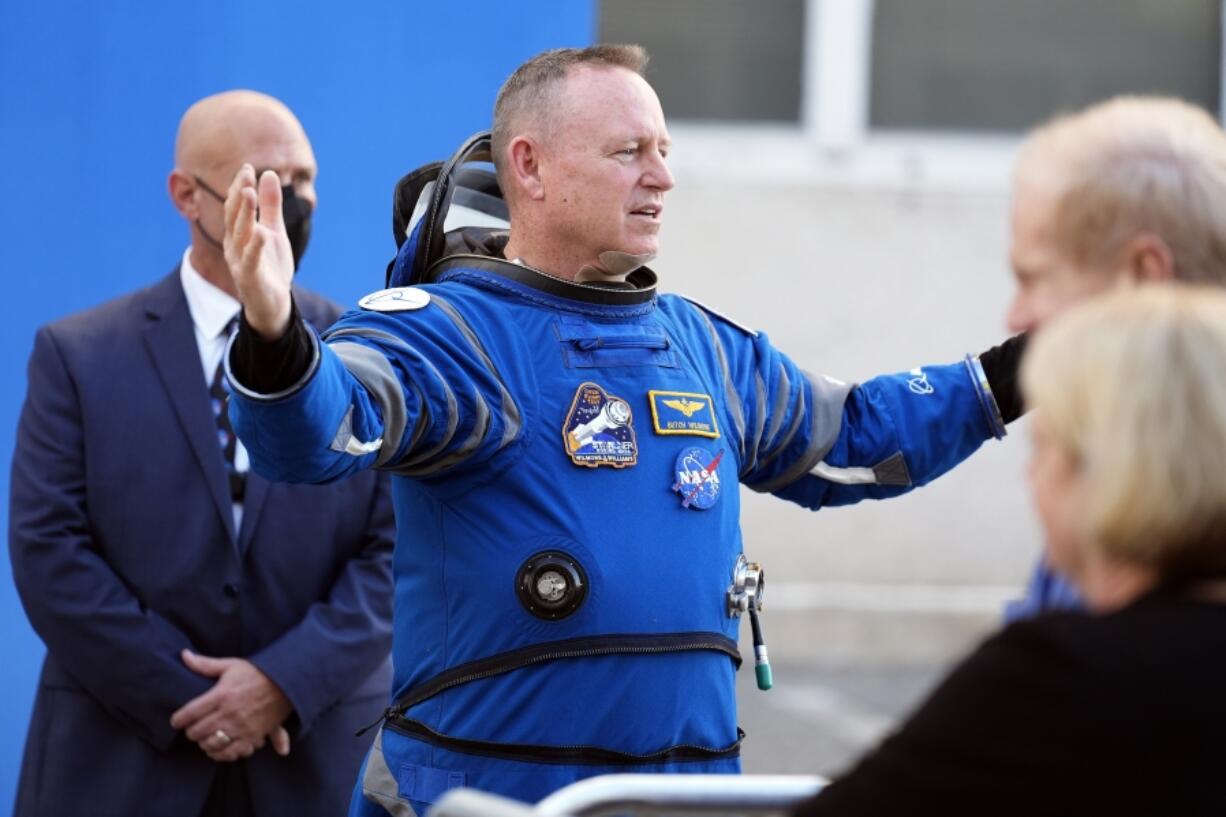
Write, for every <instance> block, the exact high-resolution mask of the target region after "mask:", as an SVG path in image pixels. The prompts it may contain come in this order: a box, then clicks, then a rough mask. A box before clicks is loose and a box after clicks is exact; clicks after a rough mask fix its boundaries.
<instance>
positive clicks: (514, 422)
mask: <svg viewBox="0 0 1226 817" xmlns="http://www.w3.org/2000/svg"><path fill="white" fill-rule="evenodd" d="M434 304H435V305H436V306H438V307H439V308H441V309H442V310H443V314H445V315H446V316H447V317H448V318H450V319H451V322H452V323H454V324H455V325H456V328H457V329H459V330H460V334H461V335H463V336H464V339H465V340H466V341H468V345H469V346H471V347H472V350H473V352H474V353H475V354H476V355H477V357H478V358H480V360H481V363H482V364H483V365H484V366H485V368H486V369H487V370H488V371H489V373H490V375H491V376H493V378H494V380H495V381H496V382H497V383H498V391H499V397H500V402H501V403H502V413H503V418H502V419H503V430H502V439H501V440H500V441H499V442H498V450H500V451H501V450H502V449H503V448H506V447H507V445H508V444H510V443H511V441H512V440H514V439H515V438H516V437H518V436H519V430H520V427H521V426H522V425H523V420H522V418H521V416H520V412H519V406H518V405H516V403H515V401H514V400H513V399H512V398H511V393H510V392H509V391H507V386H506V382H505V381H504V380H503V379H502V375H500V374H499V373H498V369H496V368H495V367H494V362H493V361H492V360H490V356H489V355H488V354H487V353H486V351H485V347H484V346H483V345H482V344H481V340H480V338H478V337H477V333H476V332H474V331H473V330H472V327H471V326H469V325H468V321H466V320H464V316H463V315H461V314H460V313H459V311H458V310H457V309H456V308H455V307H454V306H452V305H451V303H450V302H448V301H447V299H446V298H443V297H442V296H440V295H435V296H434Z"/></svg>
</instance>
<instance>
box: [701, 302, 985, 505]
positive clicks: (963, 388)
mask: <svg viewBox="0 0 1226 817" xmlns="http://www.w3.org/2000/svg"><path fill="white" fill-rule="evenodd" d="M700 315H701V317H702V319H703V321H704V322H705V324H706V327H705V328H706V331H707V332H708V333H709V335H710V337H711V339H712V341H713V343H712V346H713V347H714V349H715V354H716V357H717V365H718V368H719V370H720V371H721V372H722V373H723V377H724V385H725V391H726V405H727V406H728V411H729V413H731V414H732V426H733V428H734V429H735V432H736V434H737V436H738V438H739V441H740V444H739V453H740V462H741V466H740V478H741V481H742V482H743V483H745V485H747V486H748V487H749V488H751V489H753V490H755V491H759V492H763V493H773V494H775V495H777V496H780V497H783V498H785V499H788V500H791V501H793V502H796V503H798V504H800V505H804V506H805V507H808V508H815V509H816V508H820V507H822V506H825V505H845V504H849V503H852V502H858V501H860V500H861V499H866V498H873V499H880V498H885V497H890V496H897V495H898V494H901V493H904V492H906V491H909V490H911V489H912V488H915V487H917V486H920V485H923V484H925V483H927V482H929V481H930V480H932V479H935V478H936V477H938V476H940V475H941V474H943V473H945V472H946V471H948V470H949V469H950V468H952V467H953V466H955V465H957V464H958V463H959V462H961V461H962V460H964V459H966V458H967V457H968V456H970V454H971V453H972V452H974V451H975V450H976V449H977V448H978V447H979V446H980V445H982V444H983V442H984V441H985V440H988V439H990V438H992V437H994V436H995V437H999V436H1003V434H1004V426H1003V424H1001V423H1000V421H999V412H998V411H997V410H996V406H995V401H994V400H993V399H992V395H991V391H990V389H988V387H987V381H986V378H985V377H983V375H982V370H981V369H980V367H979V366H978V364H977V361H976V360H975V359H974V358H968V359H967V360H965V361H962V362H960V363H955V364H951V365H944V366H925V367H923V368H917V369H912V370H911V371H909V372H903V373H900V374H893V375H884V376H881V377H876V378H873V379H872V380H869V381H867V382H865V383H862V384H860V385H855V386H853V385H850V384H846V383H843V382H841V381H838V380H835V379H833V378H829V377H824V376H821V375H812V374H809V373H808V372H805V371H803V370H801V369H800V368H799V367H798V366H796V364H795V363H793V362H792V361H791V360H790V359H789V358H788V357H787V356H786V355H784V354H783V353H782V352H780V351H779V350H777V349H776V348H775V347H774V346H772V345H771V343H770V341H769V339H768V338H767V337H766V335H765V334H761V333H755V332H751V331H749V330H745V329H743V328H741V327H738V326H736V325H735V324H732V323H731V322H728V321H726V320H723V319H721V318H720V317H719V316H717V315H714V314H711V315H708V314H706V313H705V312H700Z"/></svg>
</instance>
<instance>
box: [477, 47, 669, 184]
mask: <svg viewBox="0 0 1226 817" xmlns="http://www.w3.org/2000/svg"><path fill="white" fill-rule="evenodd" d="M647 60H648V57H647V51H646V50H645V49H644V48H643V47H642V46H640V45H616V44H604V43H602V44H600V45H593V46H588V47H587V48H555V49H552V50H550V51H545V52H543V53H541V54H537V55H536V56H535V57H533V58H532V59H530V60H528V61H527V62H525V63H524V64H523V65H521V66H519V67H518V68H516V69H515V73H513V74H511V76H510V77H508V78H507V81H506V82H504V83H503V84H502V88H501V89H500V90H499V91H498V99H497V100H496V101H495V102H494V129H493V130H494V136H493V140H492V144H491V152H492V153H493V154H494V168H495V170H497V171H498V176H499V178H500V179H501V177H502V157H503V153H504V152H505V151H506V148H507V145H508V144H509V143H510V141H511V140H512V139H513V138H515V136H516V135H517V133H518V129H519V127H520V123H521V122H522V121H523V117H524V115H531V116H534V117H538V118H539V117H542V116H544V115H546V114H547V113H548V112H549V111H550V109H551V107H552V105H551V103H552V102H553V101H554V99H553V98H554V93H555V91H556V90H557V86H558V84H559V83H560V82H561V81H562V80H563V79H565V78H566V75H567V73H569V72H570V71H571V69H573V68H575V67H576V66H580V65H594V66H607V67H612V68H625V69H627V70H629V71H633V72H634V73H636V74H638V75H639V76H643V72H644V71H645V70H646V68H647ZM504 189H505V187H504Z"/></svg>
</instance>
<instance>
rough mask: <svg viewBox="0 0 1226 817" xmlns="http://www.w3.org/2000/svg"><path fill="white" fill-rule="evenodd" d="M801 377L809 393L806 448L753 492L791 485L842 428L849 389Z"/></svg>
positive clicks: (825, 380)
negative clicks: (811, 398)
mask: <svg viewBox="0 0 1226 817" xmlns="http://www.w3.org/2000/svg"><path fill="white" fill-rule="evenodd" d="M804 376H805V379H806V380H807V381H808V382H809V388H810V390H811V391H812V392H813V407H812V409H811V411H810V414H811V422H810V425H809V445H808V446H807V447H806V448H805V452H804V454H802V455H801V456H800V457H799V458H798V459H797V460H796V462H794V463H792V465H791V466H790V467H788V469H787V470H786V471H784V472H783V473H782V474H780V475H779V476H777V477H775V478H774V479H772V480H770V481H768V482H765V483H759V484H757V485H751V486H750V488H752V489H753V490H755V491H759V492H761V493H770V492H771V491H777V490H779V489H780V488H782V487H784V486H786V485H791V484H792V483H793V482H795V481H796V480H798V479H800V478H801V477H803V476H804V475H805V474H807V473H809V471H810V470H811V469H812V468H813V467H814V466H815V465H817V464H818V463H819V462H821V461H822V459H823V458H824V457H825V456H826V455H827V454H829V453H830V449H831V448H833V447H834V443H835V440H837V439H838V438H839V429H840V428H841V427H842V425H843V406H844V404H845V403H846V402H847V395H848V394H850V393H851V389H852V387H851V386H850V385H849V384H847V383H842V382H840V381H838V380H833V379H831V378H828V377H814V376H813V375H811V374H809V373H808V372H804ZM802 393H803V390H802Z"/></svg>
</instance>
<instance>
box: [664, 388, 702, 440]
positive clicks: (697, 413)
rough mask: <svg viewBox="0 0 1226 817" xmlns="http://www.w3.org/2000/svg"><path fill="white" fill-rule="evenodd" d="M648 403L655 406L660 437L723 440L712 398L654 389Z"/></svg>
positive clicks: (692, 393) (690, 393)
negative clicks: (681, 435)
mask: <svg viewBox="0 0 1226 817" xmlns="http://www.w3.org/2000/svg"><path fill="white" fill-rule="evenodd" d="M647 399H648V401H649V402H650V403H651V425H652V427H653V428H655V430H656V433H657V434H693V435H694V436H696V437H710V438H712V439H715V438H716V437H718V436H719V426H717V425H716V424H715V410H714V409H713V408H712V407H711V396H710V395H709V394H696V393H694V392H685V391H656V390H654V389H652V390H650V391H648V392H647Z"/></svg>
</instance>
